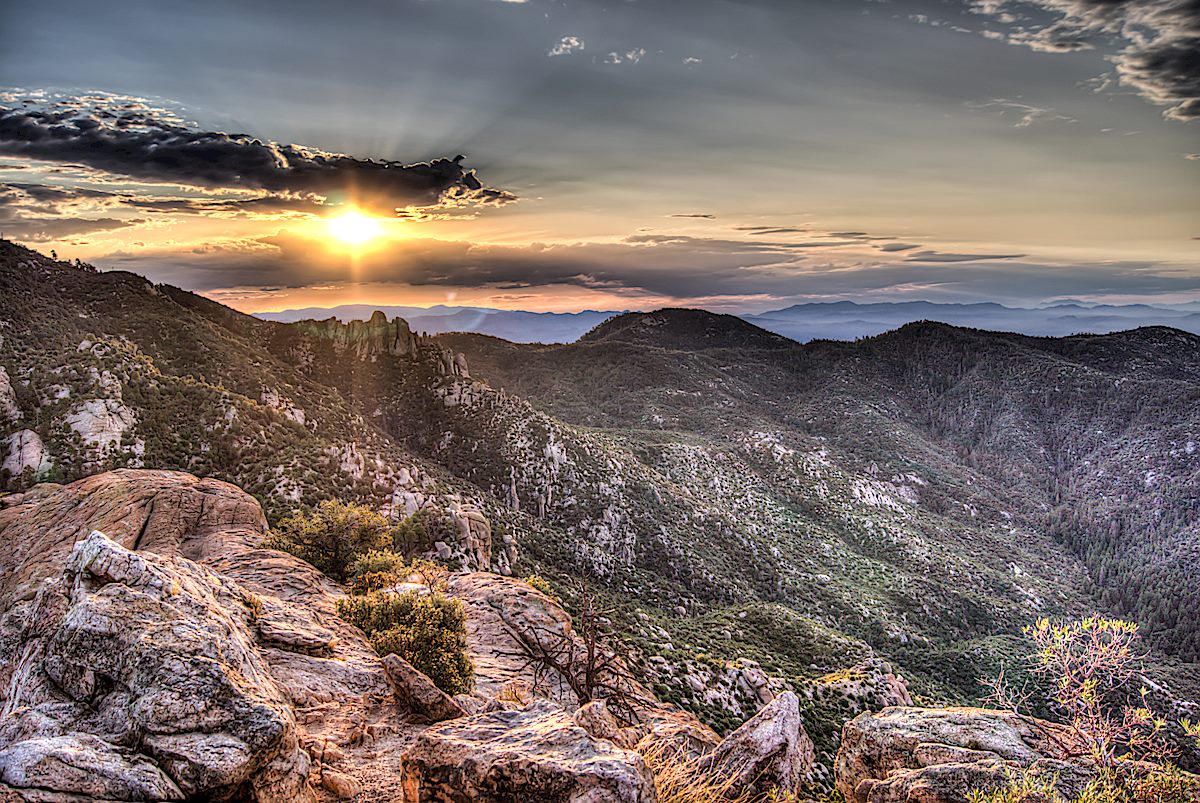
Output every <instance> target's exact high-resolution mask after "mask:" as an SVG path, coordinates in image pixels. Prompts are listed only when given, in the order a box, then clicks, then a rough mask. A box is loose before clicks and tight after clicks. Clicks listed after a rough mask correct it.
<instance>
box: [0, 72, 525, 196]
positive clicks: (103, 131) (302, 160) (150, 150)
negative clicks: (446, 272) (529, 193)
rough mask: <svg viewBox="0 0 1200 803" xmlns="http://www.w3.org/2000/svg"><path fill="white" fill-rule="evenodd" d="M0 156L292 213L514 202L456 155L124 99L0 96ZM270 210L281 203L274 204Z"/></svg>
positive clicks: (110, 97) (105, 97)
mask: <svg viewBox="0 0 1200 803" xmlns="http://www.w3.org/2000/svg"><path fill="white" fill-rule="evenodd" d="M0 154H6V155H9V156H18V157H24V158H29V159H38V160H44V161H51V162H69V163H74V164H81V165H85V166H86V167H89V168H93V169H95V170H99V171H103V172H106V173H111V174H115V175H118V176H125V177H129V178H134V179H138V180H142V181H149V182H158V183H167V184H181V185H187V186H194V187H202V188H210V189H224V190H255V191H262V192H265V193H270V194H271V195H273V196H277V197H278V198H283V199H297V206H300V207H304V206H305V205H311V203H312V199H313V198H314V197H315V198H331V199H335V200H338V201H341V200H353V201H354V202H355V203H356V204H358V205H361V206H366V207H370V208H373V209H376V210H394V209H397V208H403V207H409V206H419V207H428V206H436V205H441V204H451V205H457V204H471V203H500V202H504V201H507V200H511V199H512V197H513V196H511V195H510V194H508V193H506V192H504V191H502V190H497V189H492V188H488V187H485V186H483V184H482V183H481V182H480V180H479V178H478V177H477V176H476V175H475V172H474V171H473V170H468V169H465V168H464V167H463V166H462V164H461V160H462V157H461V156H459V157H455V158H454V159H437V160H435V161H432V162H427V163H426V162H423V163H417V164H404V163H402V162H397V161H391V160H373V159H359V158H355V157H353V156H347V155H345V154H340V153H330V152H327V151H322V150H318V149H314V148H306V147H303V146H301V145H285V144H280V143H276V142H270V141H266V140H262V139H257V138H255V137H251V136H249V135H246V134H228V133H223V132H215V131H198V130H195V129H194V128H190V127H188V126H186V125H184V124H182V122H181V121H179V120H178V118H177V117H175V116H174V115H172V114H170V113H168V112H164V111H163V110H159V109H154V108H152V107H150V106H148V105H147V104H145V103H143V102H141V101H139V100H137V99H132V98H113V97H112V96H99V95H98V96H88V97H83V98H53V99H46V98H43V97H39V96H34V97H26V98H12V97H10V98H6V99H5V102H4V104H3V105H0ZM275 203H276V204H277V205H287V204H285V203H284V202H283V201H279V200H276V202H275Z"/></svg>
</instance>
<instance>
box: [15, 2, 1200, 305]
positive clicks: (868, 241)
mask: <svg viewBox="0 0 1200 803" xmlns="http://www.w3.org/2000/svg"><path fill="white" fill-rule="evenodd" d="M0 37H2V41H4V43H5V46H4V48H3V49H0V87H2V89H0V233H2V234H3V235H4V236H5V237H7V238H9V239H13V240H17V241H20V242H23V243H26V244H29V245H31V246H33V247H36V248H38V249H40V250H43V251H50V250H53V251H55V252H56V253H57V255H58V256H59V257H60V258H64V259H75V258H80V259H83V260H84V261H87V262H91V263H93V264H96V265H98V266H100V267H101V268H104V269H123V270H131V271H134V272H137V273H140V274H143V275H145V276H148V277H149V278H151V279H153V280H155V281H159V282H168V283H171V284H175V285H178V286H181V287H184V288H187V289H191V290H196V291H198V292H201V293H204V294H205V295H207V296H209V297H211V298H214V299H216V300H218V301H221V302H223V303H226V304H229V305H231V306H234V307H236V308H238V309H242V310H244V311H267V310H280V309H287V308H295V307H311V306H334V305H338V304H346V303H377V304H381V305H383V304H411V305H419V306H425V305H433V304H439V303H442V304H465V305H475V306H491V307H500V308H512V309H529V310H538V311H543V310H546V311H568V310H580V309H615V310H621V309H650V308H654V307H660V306H666V305H674V306H703V307H706V308H709V309H714V310H721V311H734V312H757V311H762V310H767V309H772V308H778V307H782V306H787V305H789V304H792V303H798V302H804V301H833V300H843V299H849V300H855V301H886V300H915V299H926V300H932V301H999V302H1001V303H1006V304H1016V305H1036V304H1040V303H1046V302H1050V301H1053V300H1056V299H1061V298H1067V297H1070V298H1079V299H1084V300H1092V301H1106V302H1131V301H1139V302H1150V303H1155V302H1181V301H1188V300H1195V299H1200V119H1197V118H1200V3H1197V2H1196V1H1195V0H1138V1H1137V2H1134V1H1133V0H891V1H890V2H882V1H881V0H606V1H603V2H602V1H601V0H524V1H523V2H521V1H519V0H366V1H362V0H344V2H340V3H336V4H331V3H327V2H313V1H312V0H289V1H288V2H273V1H272V0H257V1H256V2H254V3H246V2H230V1H227V0H206V2H204V3H196V2H190V1H188V2H185V1H182V0H145V1H144V2H133V1H132V0H108V1H107V2H104V3H96V2H94V0H87V1H86V2H84V1H83V0H5V2H4V3H2V4H0Z"/></svg>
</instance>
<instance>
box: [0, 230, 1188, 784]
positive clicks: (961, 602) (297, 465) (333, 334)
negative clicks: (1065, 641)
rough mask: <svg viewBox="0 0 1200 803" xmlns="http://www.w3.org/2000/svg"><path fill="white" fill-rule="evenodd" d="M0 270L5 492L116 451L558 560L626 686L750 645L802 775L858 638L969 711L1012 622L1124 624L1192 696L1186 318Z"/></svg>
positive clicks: (708, 688) (721, 697)
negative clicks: (1120, 318) (630, 670)
mask: <svg viewBox="0 0 1200 803" xmlns="http://www.w3.org/2000/svg"><path fill="white" fill-rule="evenodd" d="M0 291H3V292H4V295H5V298H6V299H10V303H9V304H8V305H6V308H5V310H4V320H3V324H4V325H3V328H2V329H0V334H3V336H4V340H3V341H2V342H0V367H3V368H4V369H5V376H4V382H3V385H4V386H6V387H7V388H8V390H9V391H11V394H10V395H11V399H10V400H11V401H12V404H13V405H14V408H13V409H15V411H16V412H15V417H13V416H10V417H9V418H7V419H6V420H5V422H4V428H3V430H2V432H3V448H4V451H5V454H4V455H3V457H4V461H5V466H6V467H7V466H10V465H13V463H12V461H13V460H17V461H18V462H20V463H22V468H21V470H19V471H16V472H14V471H8V473H7V474H5V475H4V476H3V477H0V479H3V481H4V482H5V483H6V484H7V486H8V487H9V488H10V489H20V488H23V487H27V486H28V485H29V484H30V483H32V482H33V481H35V480H36V479H39V478H46V477H47V476H48V477H49V478H50V479H57V480H70V479H73V478H75V477H82V476H87V475H90V474H94V473H96V472H98V471H103V470H105V469H107V468H120V467H124V466H129V467H134V466H138V465H145V466H147V467H153V468H173V469H182V470H186V471H189V472H191V473H194V474H196V475H199V476H212V477H214V478H218V479H223V480H228V481H233V482H236V483H237V484H239V485H240V486H242V487H243V488H245V489H246V490H247V491H249V492H250V493H251V494H253V495H254V496H255V497H256V498H258V499H259V501H260V502H261V503H262V504H263V506H264V508H265V509H266V510H267V512H268V516H270V517H271V518H272V520H276V519H277V518H278V517H279V516H281V515H283V514H286V513H287V512H289V511H291V510H292V509H295V508H303V507H308V506H311V505H314V504H316V503H317V502H319V501H321V500H322V499H329V498H340V499H346V500H350V501H357V502H362V503H365V504H368V505H370V506H372V507H374V508H376V509H378V510H380V511H383V512H384V513H386V514H387V515H389V516H393V517H401V516H404V515H407V514H408V513H411V512H413V511H415V510H418V509H424V508H430V509H434V510H439V511H445V513H446V515H448V516H452V517H454V520H455V521H458V522H463V524H462V527H466V528H468V529H470V527H472V526H475V525H472V524H470V522H478V520H479V518H480V517H481V518H482V519H483V521H484V522H486V523H487V531H488V533H489V534H488V535H487V539H490V542H491V543H492V545H493V549H492V553H491V555H490V557H489V558H488V559H487V560H488V565H487V566H479V565H478V564H477V563H471V561H476V560H477V559H476V558H472V557H471V555H472V554H474V553H472V552H471V550H467V549H460V548H459V546H458V545H456V544H449V545H448V547H447V548H448V550H449V551H450V552H451V553H452V556H451V557H450V558H449V559H448V560H450V561H451V562H452V563H454V564H455V565H460V566H467V567H470V568H489V569H491V570H493V571H499V572H501V573H508V574H516V575H517V576H520V575H521V574H523V573H537V574H540V575H543V576H546V577H549V578H550V579H551V581H552V582H562V583H566V582H567V581H568V580H569V579H570V578H580V577H582V578H588V579H589V581H590V582H592V583H594V584H595V587H596V588H597V593H599V594H602V595H603V596H604V598H605V599H606V600H607V601H609V602H610V603H611V604H612V606H613V609H614V612H613V622H614V626H615V627H616V628H617V629H618V630H619V631H620V632H621V634H622V635H623V637H624V638H625V639H627V640H628V642H629V643H630V644H631V645H632V647H633V649H634V650H635V651H636V653H637V654H638V655H639V656H640V658H639V660H640V661H641V663H639V669H640V670H641V671H643V672H645V673H646V677H647V682H649V683H651V684H652V685H653V686H654V688H655V690H656V693H658V694H659V695H660V697H661V698H662V699H664V700H667V701H669V702H673V703H677V704H679V705H681V706H684V707H685V708H688V709H689V710H691V711H693V712H695V713H697V714H698V715H700V716H701V717H702V718H704V719H705V720H706V721H707V722H709V723H710V724H713V725H715V726H717V727H718V728H724V729H727V728H728V727H730V726H731V725H733V724H736V723H738V722H740V721H742V720H743V719H745V717H746V716H747V714H748V712H750V713H752V710H753V706H754V705H756V704H755V703H753V702H752V701H751V700H750V699H749V698H747V697H746V696H745V693H744V691H738V689H739V688H742V687H741V686H739V685H738V683H739V682H738V681H736V679H735V678H736V677H737V674H736V673H737V672H738V671H740V670H738V669H737V668H736V666H737V665H738V662H739V661H743V660H752V661H755V662H757V663H758V664H760V665H761V667H762V671H763V672H764V673H766V674H767V675H769V676H770V677H772V678H774V679H776V680H778V682H780V683H784V684H787V685H789V686H790V687H791V688H794V689H796V690H797V692H798V693H800V694H801V695H802V696H803V697H804V699H806V700H808V701H809V702H807V703H806V704H805V706H806V707H805V717H806V723H808V725H807V726H808V727H809V730H810V732H811V733H812V735H813V738H814V741H816V742H817V747H818V761H819V762H824V763H825V765H828V764H829V763H830V762H831V761H832V755H833V752H835V750H836V732H837V729H838V728H840V724H841V722H842V721H844V719H845V715H846V714H848V713H849V714H852V713H855V712H856V711H855V709H853V708H849V709H847V708H846V707H845V705H846V703H844V702H839V701H838V700H837V699H835V698H833V697H828V696H827V693H826V691H824V690H825V689H827V684H828V683H829V681H827V680H822V678H825V677H826V676H829V675H831V674H835V673H837V672H838V671H841V670H844V669H846V668H847V666H848V665H850V664H853V663H855V662H857V661H860V660H868V659H872V660H873V659H877V658H878V659H886V660H888V661H891V662H892V663H893V664H894V665H895V666H896V667H897V671H899V672H902V673H903V674H904V676H905V678H907V679H908V680H909V682H910V683H911V685H912V687H913V689H914V692H915V693H916V694H918V695H919V696H921V697H923V698H924V699H933V700H942V701H952V702H960V701H971V700H977V699H978V697H979V695H980V687H979V685H978V679H979V678H980V677H983V676H987V675H989V674H991V673H993V672H994V671H995V670H996V669H997V668H998V667H1000V666H1007V667H1009V668H1012V667H1013V666H1014V665H1015V664H1014V662H1018V656H1019V655H1020V653H1021V650H1022V649H1023V648H1022V646H1021V645H1022V641H1021V638H1022V637H1021V627H1022V626H1023V625H1025V624H1027V623H1029V622H1030V621H1032V620H1033V619H1035V618H1036V617H1038V616H1041V615H1064V616H1066V615H1078V614H1082V613H1086V612H1088V611H1091V610H1096V609H1103V610H1107V611H1112V612H1116V613H1126V614H1128V615H1133V616H1135V617H1137V618H1140V619H1141V620H1142V621H1143V622H1144V623H1145V625H1146V628H1147V630H1148V631H1149V632H1150V634H1151V636H1152V643H1153V645H1154V648H1155V661H1154V672H1155V675H1154V677H1155V683H1156V684H1157V685H1158V686H1159V687H1161V688H1163V689H1167V690H1168V691H1169V695H1170V696H1171V697H1172V698H1173V699H1183V698H1186V697H1188V696H1195V695H1200V667H1198V666H1197V665H1196V664H1195V663H1194V661H1193V660H1191V655H1192V653H1191V652H1189V651H1190V650H1192V649H1193V647H1192V645H1193V643H1194V641H1193V639H1194V638H1195V636H1196V634H1195V632H1194V630H1192V629H1191V627H1190V624H1191V623H1190V622H1189V621H1188V620H1187V617H1186V614H1187V611H1188V610H1191V609H1192V607H1191V606H1193V605H1194V604H1195V602H1194V600H1195V599H1196V597H1195V595H1196V594H1197V593H1200V592H1198V591H1197V589H1196V587H1195V583H1194V582H1193V581H1192V579H1191V576H1190V575H1189V574H1188V573H1187V571H1186V569H1187V568H1188V567H1189V566H1190V565H1193V563H1194V560H1195V559H1200V557H1197V556H1195V555H1194V554H1193V553H1194V550H1195V548H1196V544H1198V543H1200V537H1198V536H1197V534H1196V532H1195V527H1196V506H1195V499H1194V495H1192V494H1193V492H1192V491H1190V490H1189V489H1193V488H1195V487H1197V485H1196V482H1197V477H1198V475H1197V471H1198V470H1200V460H1198V457H1197V450H1196V448H1195V442H1196V441H1200V437H1197V432H1200V422H1198V421H1197V420H1196V414H1197V411H1198V410H1200V401H1198V400H1200V395H1197V394H1198V393H1200V390H1198V387H1200V385H1198V383H1197V382H1196V377H1195V371H1194V370H1193V369H1192V368H1191V363H1192V362H1194V355H1195V348H1196V343H1197V341H1198V339H1197V338H1195V337H1194V336H1191V335H1187V334H1185V333H1182V332H1177V331H1175V330H1170V329H1147V330H1139V331H1135V332H1133V333H1127V334H1123V335H1115V336H1097V337H1094V338H1088V337H1080V338H1072V339H1068V340H1066V341H1055V340H1051V339H1046V338H1029V337H1026V336H1022V335H1005V334H996V333H989V332H986V331H982V330H968V329H962V328H957V327H950V326H946V325H942V324H936V323H923V324H912V325H909V326H906V327H903V328H902V329H900V330H899V331H897V332H892V333H889V334H888V335H883V336H880V337H875V338H869V339H865V340H863V341H860V342H857V343H849V342H834V341H816V342H813V343H808V344H803V345H802V344H798V343H793V342H791V341H788V340H786V339H785V338H782V337H780V336H777V335H775V334H772V333H767V332H765V331H762V330H761V329H758V328H756V327H754V326H753V325H752V324H750V323H747V322H744V321H741V320H740V319H737V318H732V317H721V316H714V315H712V314H710V313H705V312H702V311H674V312H668V313H666V314H665V318H664V319H665V320H667V321H668V323H667V324H656V325H653V326H642V325H641V324H642V323H645V322H646V321H647V320H648V319H653V318H654V316H655V315H656V314H657V313H639V314H636V315H634V316H632V317H629V318H626V319H625V320H624V321H621V320H618V321H617V322H615V323H612V324H611V325H606V327H607V328H602V330H601V333H600V334H601V336H600V337H595V338H592V339H588V340H584V341H580V342H578V343H573V344H567V345H522V344H516V343H511V342H506V341H503V340H498V339H495V338H490V337H486V336H483V335H472V334H459V335H440V336H436V337H429V336H422V335H419V334H416V333H414V332H412V331H411V329H410V328H409V327H408V326H407V324H404V325H403V326H402V325H401V324H402V323H403V322H402V321H401V322H398V321H397V320H396V319H387V318H386V316H383V317H382V319H381V320H378V319H377V320H376V321H375V322H374V324H372V322H370V321H368V322H367V323H366V324H360V325H359V326H358V327H354V326H351V325H347V324H342V323H339V322H336V321H325V322H319V321H318V322H309V323H305V324H283V323H274V322H267V321H260V320H257V319H255V318H252V317H249V316H245V315H242V314H240V313H236V312H234V311H232V310H229V309H228V308H225V307H222V306H220V305H219V304H216V303H215V302H212V301H209V300H207V299H203V298H201V297H199V296H196V295H193V294H190V293H187V292H186V291H182V290H178V289H176V288H170V287H168V286H165V285H154V284H152V283H150V282H147V281H145V280H142V279H140V278H138V277H135V276H133V275H132V274H124V275H121V276H115V277H114V276H111V275H110V274H104V273H94V272H91V271H89V270H87V269H86V268H81V267H75V266H70V265H67V264H66V263H59V262H55V261H53V260H49V259H47V258H45V257H42V256H41V255H38V254H36V253H35V252H30V251H26V250H24V249H19V248H17V247H16V246H0ZM672 321H677V322H678V323H679V324H680V325H679V326H673V324H671V323H670V322H672ZM714 327H715V328H714ZM728 328H732V329H733V331H734V332H735V333H736V334H737V336H736V337H733V338H731V339H730V342H724V343H721V342H718V343H717V346H718V347H715V348H714V347H709V346H711V345H712V342H711V341H713V340H716V341H721V339H722V338H721V337H720V336H719V333H721V332H724V331H726V330H727V329H728ZM374 330H378V331H379V332H380V333H384V335H385V336H383V337H376V336H375V335H374V334H372V332H373V331H374ZM631 330H632V331H631ZM356 331H357V332H360V333H361V336H359V335H355V334H353V333H354V332H356ZM404 332H407V333H408V334H403V335H402V333H404ZM713 332H717V333H718V336H715V337H714V336H713ZM606 333H607V334H606ZM664 333H665V334H664ZM607 335H613V336H607ZM616 335H620V336H616ZM1181 338H1182V339H1181ZM697 343H699V344H701V345H704V346H705V347H703V348H696V347H695V345H696V344H697ZM764 344H766V345H767V346H769V347H763V346H764ZM6 399H8V396H6V395H5V393H4V387H0V410H5V409H6V408H5V405H4V404H3V403H2V402H4V401H5V400H6ZM1098 431H1101V432H1100V434H1097V433H1098ZM23 433H24V434H23ZM31 438H36V439H37V442H38V443H40V444H41V447H40V450H38V449H35V448H34V447H33V446H31V445H30V444H31V443H33V441H32V440H31ZM1189 443H1191V444H1192V448H1191V451H1189V449H1188V444H1189ZM27 458H28V459H27ZM34 458H36V459H34ZM43 460H46V461H48V463H49V466H50V467H49V468H48V469H45V471H43V469H44V468H45V463H43ZM46 472H48V473H46ZM1098 472H1099V473H1098ZM1148 472H1152V474H1151V473H1148ZM1147 480H1149V482H1147ZM1113 521H1116V522H1118V523H1119V529H1118V531H1117V532H1116V533H1115V534H1114V533H1112V532H1110V524H1111V522H1113ZM1100 523H1103V525H1102V526H1101V524H1100ZM480 526H481V527H482V526H483V525H482V524H481V525H480ZM464 537H465V536H464ZM470 538H472V539H475V540H479V539H482V538H484V535H483V531H482V530H479V531H476V530H470ZM1181 569H1182V571H1181ZM1129 589H1149V590H1150V593H1149V594H1148V595H1142V596H1141V597H1139V596H1137V595H1132V596H1131V595H1130V594H1129V593H1127V592H1128V590H1129ZM805 695H808V696H805Z"/></svg>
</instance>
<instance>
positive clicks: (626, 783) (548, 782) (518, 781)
mask: <svg viewBox="0 0 1200 803" xmlns="http://www.w3.org/2000/svg"><path fill="white" fill-rule="evenodd" d="M403 762H404V769H403V779H404V792H405V795H406V799H407V800H408V801H410V803H467V801H475V800H487V801H492V803H527V801H533V800H536V801H539V803H652V801H654V800H655V794H654V781H653V779H652V778H651V776H650V771H649V770H648V769H647V767H646V763H645V761H644V760H643V759H642V757H641V756H640V755H638V754H637V753H634V752H631V751H628V750H622V749H620V748H618V747H616V746H615V745H613V744H612V743H611V742H608V741H605V740H603V739H597V738H595V737H593V736H591V735H589V734H588V733H587V732H586V731H585V730H583V728H580V727H579V726H577V725H575V723H574V722H573V721H572V720H571V717H570V716H569V715H568V714H567V713H566V712H564V711H563V710H562V709H561V708H559V707H558V706H556V705H554V704H553V703H550V702H548V701H545V700H539V701H536V702H534V703H531V704H530V705H528V706H526V707H525V708H522V709H520V710H517V711H494V712H491V713H485V714H476V715H474V716H471V717H466V718H463V719H456V720H452V721H450V722H443V723H442V724H440V725H435V726H433V727H431V728H429V729H427V730H425V731H424V732H423V733H421V735H420V736H418V737H417V739H416V741H415V742H414V743H413V745H412V746H411V747H409V748H408V750H406V751H405V753H404V756H403Z"/></svg>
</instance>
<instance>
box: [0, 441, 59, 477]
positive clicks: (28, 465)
mask: <svg viewBox="0 0 1200 803" xmlns="http://www.w3.org/2000/svg"><path fill="white" fill-rule="evenodd" d="M3 443H4V449H3V450H2V451H3V453H4V463H3V465H2V467H3V468H4V470H5V471H7V472H8V473H9V474H10V475H11V476H14V477H15V476H19V475H21V474H23V473H24V472H26V471H28V472H31V473H32V474H33V479H35V480H36V479H40V478H41V477H43V476H45V474H46V472H47V471H49V470H50V467H51V465H52V461H51V459H50V452H49V451H48V450H47V449H46V445H45V444H44V443H42V439H41V437H40V436H39V435H38V434H37V433H36V432H34V431H33V430H32V429H22V430H19V431H17V432H14V433H13V434H11V435H9V436H8V437H7V438H5V439H4V441H3Z"/></svg>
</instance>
